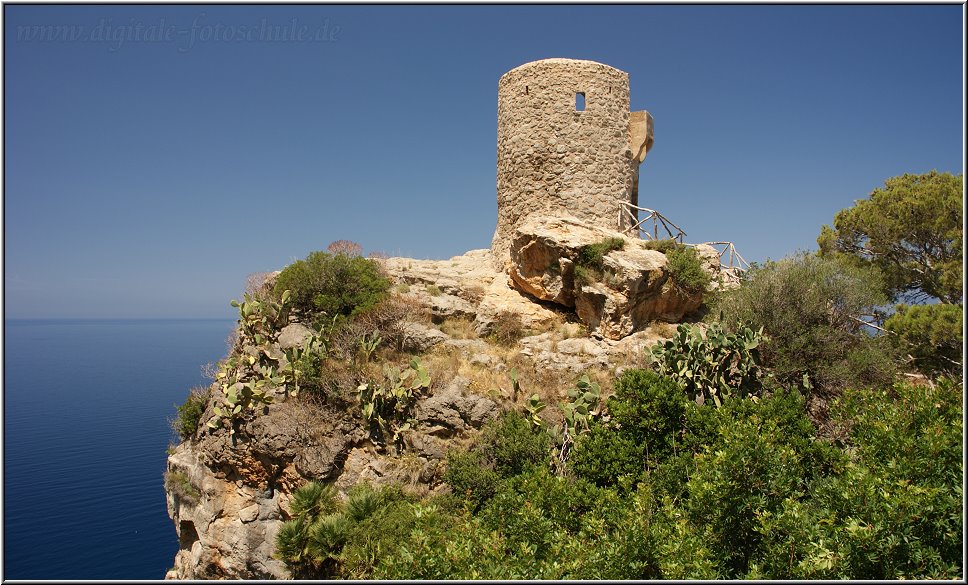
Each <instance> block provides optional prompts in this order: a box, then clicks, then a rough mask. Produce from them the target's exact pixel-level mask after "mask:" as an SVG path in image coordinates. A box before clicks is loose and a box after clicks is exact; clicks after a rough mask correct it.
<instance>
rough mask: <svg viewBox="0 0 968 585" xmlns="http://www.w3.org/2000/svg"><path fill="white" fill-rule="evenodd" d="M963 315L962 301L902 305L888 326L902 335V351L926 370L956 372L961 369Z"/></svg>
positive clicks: (933, 372)
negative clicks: (955, 302) (952, 303)
mask: <svg viewBox="0 0 968 585" xmlns="http://www.w3.org/2000/svg"><path fill="white" fill-rule="evenodd" d="M963 319H964V307H962V306H961V305H948V304H937V305H914V306H909V305H898V306H897V312H896V313H894V315H892V316H891V317H890V318H889V319H888V320H887V321H885V322H884V328H885V329H887V330H889V331H892V332H894V333H896V334H897V335H898V336H899V338H900V340H901V342H902V347H901V351H902V352H904V353H907V354H909V355H910V356H911V358H912V359H913V360H914V366H915V367H917V368H918V369H919V370H921V371H922V372H924V373H926V374H929V375H931V374H939V373H950V374H954V373H955V372H957V371H960V370H961V354H962V352H963V350H964V338H963V336H962V322H963Z"/></svg>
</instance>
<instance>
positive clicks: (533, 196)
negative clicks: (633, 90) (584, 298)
mask: <svg viewBox="0 0 968 585" xmlns="http://www.w3.org/2000/svg"><path fill="white" fill-rule="evenodd" d="M582 102H584V103H582ZM651 145H652V119H651V117H650V116H649V114H648V112H645V111H641V112H632V113H629V77H628V74H627V73H625V72H624V71H620V70H618V69H615V68H614V67H609V66H608V65H603V64H601V63H596V62H594V61H582V60H575V59H543V60H540V61H534V62H531V63H525V64H524V65H521V66H520V67H516V68H515V69H512V70H511V71H508V72H507V73H506V74H504V76H502V77H501V80H500V82H499V83H498V136H497V203H498V219H497V229H496V230H495V232H494V238H493V240H492V243H491V250H492V252H493V257H494V259H495V264H496V267H497V268H498V269H499V270H502V271H503V270H504V269H505V266H506V263H507V261H508V258H509V254H510V252H509V250H510V245H511V238H512V237H513V231H514V228H515V226H517V225H519V224H520V223H521V222H523V221H524V220H525V219H526V218H527V217H528V216H531V215H535V214H538V215H543V216H557V215H562V214H566V215H571V216H573V217H576V218H578V219H581V220H585V221H589V222H591V223H593V224H594V225H597V226H600V227H603V228H606V229H611V230H620V231H621V230H624V229H626V228H628V227H630V226H631V222H630V220H629V219H628V216H627V215H626V214H625V213H624V212H623V210H622V205H621V203H622V202H630V203H633V204H636V205H637V204H638V193H637V185H638V168H639V164H640V163H641V162H642V161H643V160H644V159H645V155H646V153H647V151H648V150H649V148H651Z"/></svg>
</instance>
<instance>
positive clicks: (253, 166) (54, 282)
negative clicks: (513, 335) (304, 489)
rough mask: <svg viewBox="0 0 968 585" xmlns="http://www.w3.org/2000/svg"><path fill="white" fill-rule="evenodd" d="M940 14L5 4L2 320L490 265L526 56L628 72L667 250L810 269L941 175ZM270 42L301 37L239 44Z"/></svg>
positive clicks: (101, 312)
mask: <svg viewBox="0 0 968 585" xmlns="http://www.w3.org/2000/svg"><path fill="white" fill-rule="evenodd" d="M963 17H964V14H963V7H962V6H961V5H946V6H898V5H886V6H842V5H833V6H794V5H788V6H686V5H680V6H647V5H645V6H599V7H589V6H568V5H565V6H450V7H441V6H366V5H356V6H312V5H297V6H251V5H250V6H245V5H243V6H198V5H182V6H171V5H169V6H147V5H145V6H115V5H103V6H64V5H52V6H30V5H9V4H8V5H5V6H4V42H3V47H4V65H5V67H4V97H5V102H4V106H5V112H4V113H5V126H4V147H5V149H4V162H5V167H4V171H5V172H4V193H3V194H4V199H3V201H4V236H3V237H4V261H5V263H4V282H5V299H4V300H5V314H6V317H8V318H10V317H14V318H16V317H229V316H231V315H232V314H233V311H234V310H233V309H232V308H231V307H230V306H229V304H228V302H229V300H230V299H232V298H238V297H239V295H240V294H241V292H240V291H241V289H242V287H243V285H244V281H245V277H246V275H247V274H249V273H252V272H257V271H269V270H275V269H279V268H282V267H283V266H285V265H286V264H288V263H289V262H291V261H293V260H295V259H298V258H303V257H305V256H306V255H307V254H308V253H309V252H311V251H313V250H322V249H325V248H326V246H327V245H328V244H329V243H330V242H331V241H333V240H337V239H344V238H345V239H350V240H354V241H357V242H359V243H360V244H361V245H362V246H363V248H364V251H365V252H370V251H382V252H385V253H388V254H390V255H405V256H411V257H416V258H448V257H451V256H454V255H458V254H461V253H463V252H465V251H467V250H470V249H475V248H485V247H488V246H489V245H490V240H491V236H492V234H493V230H494V225H495V221H496V214H497V204H496V193H495V162H496V160H495V159H496V144H495V143H496V134H497V122H496V119H497V82H498V79H499V78H500V76H501V75H502V74H503V73H504V72H505V71H507V70H509V69H512V68H513V67H516V66H518V65H520V64H522V63H525V62H528V61H533V60H536V59H541V58H547V57H569V58H578V59H591V60H594V61H600V62H602V63H606V64H608V65H611V66H614V67H617V68H619V69H622V70H624V71H627V72H628V73H629V75H630V79H631V92H632V103H631V108H632V109H633V110H640V109H647V110H649V111H650V112H651V113H652V115H653V116H654V118H655V146H654V149H653V150H652V151H651V152H650V154H649V157H648V159H647V160H646V162H645V163H644V164H643V165H642V170H641V186H640V193H641V195H640V202H641V204H643V205H645V206H647V207H653V208H656V209H658V210H659V211H661V212H662V213H663V214H665V215H666V216H668V217H669V218H670V219H672V220H673V221H674V222H676V223H677V224H679V225H680V226H682V227H683V228H684V229H685V230H686V231H687V232H688V237H687V241H689V242H693V243H697V242H704V241H713V240H731V241H733V242H735V244H736V246H737V248H738V250H739V251H740V253H742V254H743V255H744V256H745V257H746V258H747V259H748V260H757V261H762V260H765V259H767V258H774V259H776V258H780V257H783V256H786V255H788V254H790V253H792V252H794V251H796V250H798V249H810V248H815V247H816V242H815V239H816V236H817V234H818V233H819V231H820V227H821V225H823V224H824V223H830V222H831V220H832V218H833V215H834V213H835V212H836V211H837V210H839V209H842V208H844V207H847V206H850V205H851V204H852V203H853V201H854V200H855V199H858V198H862V197H865V196H866V195H867V194H868V193H869V192H870V191H871V190H872V189H874V188H876V187H878V186H880V185H882V184H883V181H884V179H886V178H888V177H891V176H895V175H899V174H902V173H905V172H910V173H922V172H926V171H929V170H931V169H937V170H939V171H949V172H953V173H961V172H963V169H962V164H963V160H964V154H963V132H964V117H963V105H964V96H963V90H962V88H963V72H964V63H963V60H962V48H963V46H962V43H963V40H962V39H963V30H962V28H963V27H962V22H963ZM294 24H295V28H296V30H297V31H299V30H300V29H302V31H303V34H304V37H303V39H302V40H298V39H297V40H291V38H290V39H282V38H279V39H276V40H273V39H271V38H267V37H265V36H263V34H264V33H263V27H266V28H265V30H266V31H267V32H271V31H272V30H273V29H276V31H277V32H280V33H281V32H282V30H281V29H282V27H289V28H290V29H291V28H292V27H293V25H294ZM45 27H46V28H45ZM50 27H62V28H50ZM229 34H235V35H237V36H235V37H229V40H225V38H226V37H227V36H228V35H229ZM166 35H168V36H167V38H166ZM246 35H248V38H246ZM289 36H290V37H291V32H290V33H289Z"/></svg>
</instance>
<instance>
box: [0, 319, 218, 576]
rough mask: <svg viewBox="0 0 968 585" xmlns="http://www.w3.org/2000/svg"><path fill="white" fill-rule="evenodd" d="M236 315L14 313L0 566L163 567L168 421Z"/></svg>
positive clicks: (62, 569) (55, 572)
mask: <svg viewBox="0 0 968 585" xmlns="http://www.w3.org/2000/svg"><path fill="white" fill-rule="evenodd" d="M234 326H235V322H234V321H233V320H227V319H213V320H196V319H170V320H169V319H146V320H127V319H126V320H82V319H58V320H5V321H4V331H3V333H4V340H3V341H4V343H3V354H4V355H3V557H2V559H3V560H2V563H3V565H2V577H3V579H4V580H7V579H14V580H21V579H49V580H63V579H90V580H106V579H120V580H135V579H163V578H164V576H165V572H166V571H167V570H168V569H169V568H170V567H171V566H172V565H173V561H174V558H175V553H176V552H177V550H178V538H177V535H176V533H175V527H174V524H173V523H172V521H171V519H169V518H168V514H167V511H166V508H165V491H164V487H163V481H164V480H163V474H164V472H165V468H166V465H165V460H166V458H167V453H166V450H167V448H168V446H169V445H170V444H171V443H173V442H175V441H176V440H177V438H176V436H175V435H174V433H173V432H172V430H171V426H170V421H171V420H172V419H173V418H174V417H175V415H176V410H175V405H176V404H181V403H182V402H184V400H185V397H186V396H187V395H188V393H189V391H190V389H191V388H192V387H193V386H199V385H207V384H208V383H209V382H210V381H209V380H207V379H206V378H205V376H204V375H203V373H202V366H203V365H204V364H206V363H208V362H215V361H218V360H219V359H221V358H222V357H223V356H224V355H225V353H226V342H225V340H226V338H227V337H228V335H229V332H230V331H231V330H232V329H233V327H234Z"/></svg>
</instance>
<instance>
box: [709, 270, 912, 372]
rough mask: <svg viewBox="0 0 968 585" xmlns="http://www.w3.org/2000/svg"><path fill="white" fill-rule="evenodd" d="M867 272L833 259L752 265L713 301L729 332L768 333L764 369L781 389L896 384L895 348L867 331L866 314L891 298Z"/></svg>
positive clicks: (871, 312)
mask: <svg viewBox="0 0 968 585" xmlns="http://www.w3.org/2000/svg"><path fill="white" fill-rule="evenodd" d="M880 289H881V286H880V284H879V280H878V277H877V275H876V274H875V273H872V272H871V271H870V270H869V269H865V268H863V267H859V266H855V265H851V264H847V263H844V262H842V261H839V260H837V259H835V258H821V257H818V256H816V255H811V254H798V255H796V256H793V257H790V258H786V259H784V260H780V261H777V262H773V261H770V262H767V263H766V264H765V265H763V266H758V267H754V268H751V269H750V270H749V271H748V277H747V280H746V282H744V284H743V285H742V286H741V287H740V288H737V289H734V290H730V291H726V292H724V293H722V294H720V295H718V296H717V298H716V299H715V300H714V302H713V310H712V311H710V315H716V314H717V313H718V315H719V319H718V320H719V322H720V323H721V324H723V325H724V326H726V327H729V326H732V324H735V323H750V324H751V326H752V327H755V328H760V327H762V328H763V332H764V341H763V344H762V345H761V346H760V347H759V350H760V355H761V357H762V364H763V366H765V367H767V368H769V370H770V371H771V372H772V373H773V374H774V376H775V378H776V381H777V382H778V383H779V384H780V385H783V386H791V385H792V386H801V385H803V381H804V379H805V378H804V376H807V379H808V380H809V381H810V385H812V386H814V387H819V388H821V389H823V390H825V391H836V390H838V389H841V388H844V387H846V386H850V385H881V384H885V383H890V381H891V380H892V379H893V376H894V373H895V371H896V365H895V363H894V360H893V355H892V352H891V350H890V346H889V344H888V343H887V342H886V341H885V340H884V339H881V338H877V337H872V336H871V335H869V334H868V333H867V332H866V331H865V325H864V322H863V317H864V316H866V315H871V314H873V313H874V310H875V308H876V307H877V306H879V305H882V304H884V303H885V302H886V301H887V299H886V298H885V297H884V295H883V293H881V292H880Z"/></svg>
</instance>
